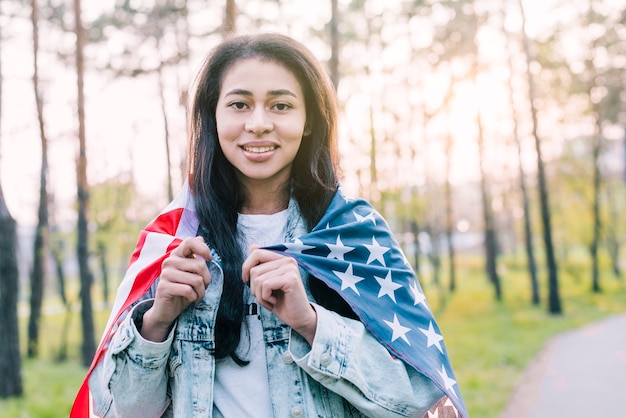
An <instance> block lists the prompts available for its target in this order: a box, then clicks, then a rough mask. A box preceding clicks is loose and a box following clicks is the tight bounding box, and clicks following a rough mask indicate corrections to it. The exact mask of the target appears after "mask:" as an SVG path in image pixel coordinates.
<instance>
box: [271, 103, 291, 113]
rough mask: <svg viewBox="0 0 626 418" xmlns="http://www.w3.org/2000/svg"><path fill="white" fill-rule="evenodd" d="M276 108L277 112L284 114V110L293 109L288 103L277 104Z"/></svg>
mask: <svg viewBox="0 0 626 418" xmlns="http://www.w3.org/2000/svg"><path fill="white" fill-rule="evenodd" d="M274 108H276V110H278V111H281V112H282V111H284V110H287V109H289V108H291V106H290V105H289V104H287V103H276V104H275V105H274Z"/></svg>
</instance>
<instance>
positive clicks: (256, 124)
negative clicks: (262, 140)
mask: <svg viewBox="0 0 626 418" xmlns="http://www.w3.org/2000/svg"><path fill="white" fill-rule="evenodd" d="M273 127H274V124H273V123H272V121H271V120H270V118H268V115H267V114H266V112H265V109H264V108H263V107H257V108H256V109H254V111H253V112H252V113H251V114H250V117H249V118H248V120H246V123H245V129H246V131H248V132H252V133H254V134H255V135H263V134H266V133H268V132H271V131H272V129H273Z"/></svg>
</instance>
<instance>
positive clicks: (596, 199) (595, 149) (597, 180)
mask: <svg viewBox="0 0 626 418" xmlns="http://www.w3.org/2000/svg"><path fill="white" fill-rule="evenodd" d="M595 117H596V124H595V125H596V126H595V132H594V133H593V135H592V138H591V142H592V146H591V155H592V159H593V176H592V199H593V201H592V204H591V212H592V216H593V234H592V238H591V245H590V246H589V251H590V253H591V290H592V292H594V293H599V292H600V290H601V288H600V265H599V264H600V263H599V260H598V247H599V246H600V233H601V229H602V223H601V222H602V221H601V219H600V194H601V191H600V188H601V187H602V186H601V182H602V178H601V173H600V153H601V143H602V137H601V135H602V127H601V126H600V123H601V122H600V114H599V113H596V115H595Z"/></svg>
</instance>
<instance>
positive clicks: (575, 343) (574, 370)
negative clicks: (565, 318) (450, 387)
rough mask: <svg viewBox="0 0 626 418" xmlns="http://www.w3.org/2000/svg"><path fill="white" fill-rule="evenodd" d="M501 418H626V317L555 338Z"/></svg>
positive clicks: (525, 378)
mask: <svg viewBox="0 0 626 418" xmlns="http://www.w3.org/2000/svg"><path fill="white" fill-rule="evenodd" d="M501 416H502V418H596V417H597V418H605V417H616V418H626V314H622V315H617V316H612V317H609V318H606V319H604V320H602V321H599V322H596V323H593V324H590V325H587V326H584V327H582V328H579V329H576V330H574V331H570V332H567V333H564V334H561V335H559V336H557V337H554V338H553V339H552V340H550V342H549V343H548V344H547V345H546V347H545V348H544V349H543V350H542V351H541V352H540V353H539V355H538V356H537V357H536V358H535V360H533V361H532V362H531V364H530V366H529V367H528V368H527V370H526V371H525V373H524V375H523V377H522V380H521V382H520V384H519V386H518V387H517V389H516V390H515V392H514V394H513V396H512V398H511V401H510V403H509V405H508V406H507V407H506V409H505V410H504V412H503V413H502V415H501Z"/></svg>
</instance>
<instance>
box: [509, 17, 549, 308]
mask: <svg viewBox="0 0 626 418" xmlns="http://www.w3.org/2000/svg"><path fill="white" fill-rule="evenodd" d="M503 17H504V16H503ZM503 22H504V19H503ZM502 31H503V32H504V34H505V37H506V40H507V45H511V44H512V42H511V39H510V38H511V34H510V33H509V32H508V31H507V30H506V28H504V25H503V27H502ZM511 46H512V45H511ZM507 58H508V59H507V62H508V67H509V73H510V76H509V78H508V88H509V105H510V106H511V120H512V122H513V132H512V135H513V140H514V142H515V148H516V150H517V164H518V168H519V188H520V192H521V199H522V211H523V212H524V214H523V216H524V248H525V251H526V263H527V266H528V275H529V277H530V289H531V303H532V304H533V305H539V303H540V302H541V298H540V294H539V279H538V278H537V263H536V261H535V250H534V246H533V230H532V222H531V217H530V197H529V193H528V186H527V180H526V172H525V170H524V165H523V164H522V160H523V159H522V140H521V138H520V132H519V116H518V111H517V109H516V104H515V101H514V99H513V97H514V90H515V89H514V87H513V81H512V79H513V74H514V72H515V71H514V66H513V55H512V53H511V52H510V49H509V54H508V57H507Z"/></svg>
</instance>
